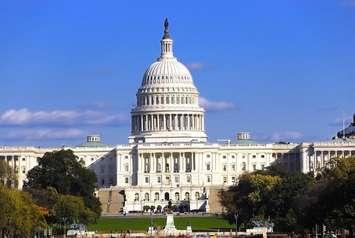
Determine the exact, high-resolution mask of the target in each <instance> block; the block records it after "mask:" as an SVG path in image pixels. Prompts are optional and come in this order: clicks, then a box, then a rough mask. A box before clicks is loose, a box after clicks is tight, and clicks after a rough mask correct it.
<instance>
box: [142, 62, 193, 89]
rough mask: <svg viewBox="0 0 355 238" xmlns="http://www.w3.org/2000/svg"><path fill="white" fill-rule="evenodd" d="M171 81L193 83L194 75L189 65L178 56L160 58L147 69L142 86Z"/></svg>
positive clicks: (169, 82)
mask: <svg viewBox="0 0 355 238" xmlns="http://www.w3.org/2000/svg"><path fill="white" fill-rule="evenodd" d="M171 83H182V84H192V83H193V81H192V76H191V74H190V72H189V70H188V69H187V67H186V66H185V65H183V64H182V63H180V62H179V61H178V60H177V59H176V58H172V59H161V58H159V59H158V60H157V61H156V62H154V63H153V64H151V65H150V66H149V67H148V69H147V70H146V71H145V73H144V76H143V82H142V86H148V87H149V86H151V85H153V84H171Z"/></svg>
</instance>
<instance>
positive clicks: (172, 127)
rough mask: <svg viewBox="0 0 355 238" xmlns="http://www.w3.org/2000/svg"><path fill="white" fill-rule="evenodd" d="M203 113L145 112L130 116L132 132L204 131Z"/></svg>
mask: <svg viewBox="0 0 355 238" xmlns="http://www.w3.org/2000/svg"><path fill="white" fill-rule="evenodd" d="M204 124H205V121H204V116H203V114H145V115H133V116H132V132H146V131H204V128H205V125H204Z"/></svg>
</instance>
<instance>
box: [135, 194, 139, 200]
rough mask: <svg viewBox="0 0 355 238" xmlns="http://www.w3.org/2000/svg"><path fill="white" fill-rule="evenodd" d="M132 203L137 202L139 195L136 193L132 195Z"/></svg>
mask: <svg viewBox="0 0 355 238" xmlns="http://www.w3.org/2000/svg"><path fill="white" fill-rule="evenodd" d="M134 201H136V202H137V201H139V194H138V193H136V194H134Z"/></svg>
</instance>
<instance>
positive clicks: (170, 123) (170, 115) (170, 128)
mask: <svg viewBox="0 0 355 238" xmlns="http://www.w3.org/2000/svg"><path fill="white" fill-rule="evenodd" d="M171 117H172V114H169V130H172V126H171V125H172V119H171Z"/></svg>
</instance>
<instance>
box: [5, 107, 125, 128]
mask: <svg viewBox="0 0 355 238" xmlns="http://www.w3.org/2000/svg"><path fill="white" fill-rule="evenodd" d="M127 121H128V117H127V116H126V115H125V114H108V113H105V112H101V111H93V110H82V111H81V110H47V111H45V110H39V111H34V110H30V109H28V108H22V109H9V110H6V111H5V112H3V113H2V114H0V125H13V126H25V125H79V124H80V125H105V124H123V123H125V122H127Z"/></svg>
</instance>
